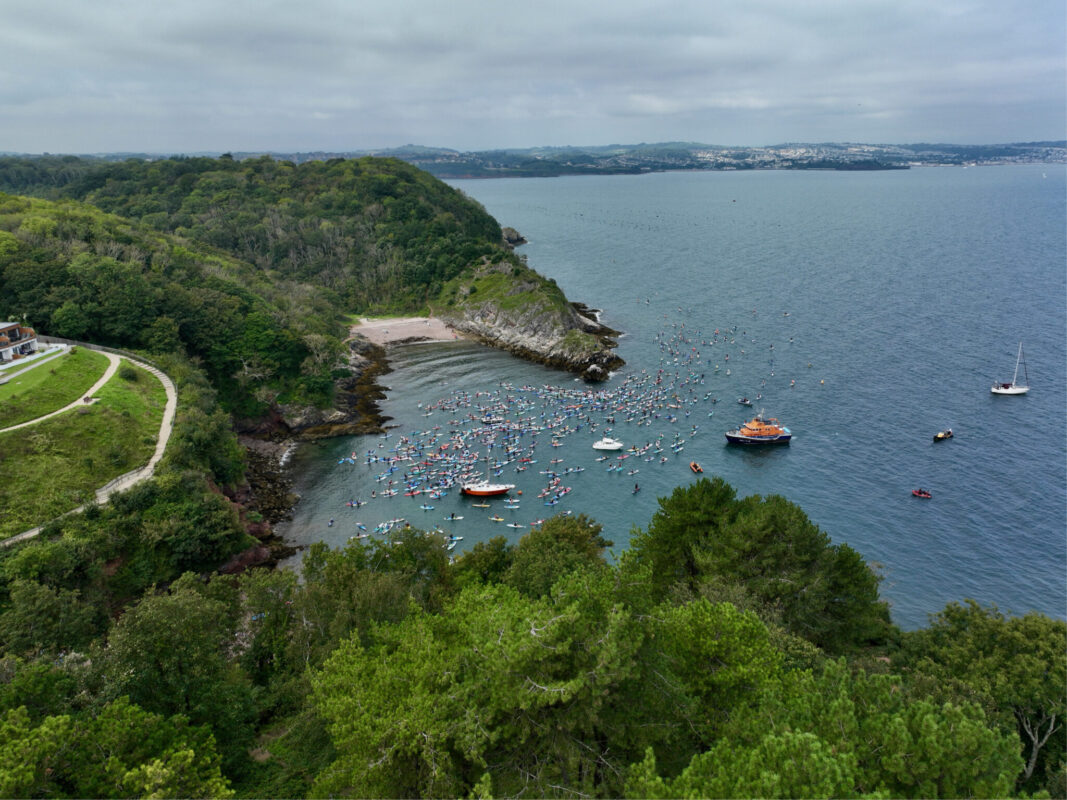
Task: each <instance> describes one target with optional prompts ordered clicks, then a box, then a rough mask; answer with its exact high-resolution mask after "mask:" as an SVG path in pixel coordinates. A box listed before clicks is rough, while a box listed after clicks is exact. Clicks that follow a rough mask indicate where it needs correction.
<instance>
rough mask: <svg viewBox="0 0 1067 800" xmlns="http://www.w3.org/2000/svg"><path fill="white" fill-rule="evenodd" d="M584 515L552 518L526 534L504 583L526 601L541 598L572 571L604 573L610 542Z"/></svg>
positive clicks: (517, 549) (517, 546) (596, 525)
mask: <svg viewBox="0 0 1067 800" xmlns="http://www.w3.org/2000/svg"><path fill="white" fill-rule="evenodd" d="M601 530H602V528H601V526H600V525H598V524H597V523H595V522H593V521H592V520H591V519H589V518H588V517H587V516H585V515H584V514H579V515H578V516H577V517H564V516H556V517H553V518H552V519H549V520H546V521H545V523H544V524H543V525H542V526H541V527H540V528H535V529H534V530H532V531H530V532H529V533H527V534H526V535H525V536H523V537H522V539H520V540H519V543H518V545H516V547H515V549H514V551H513V553H512V556H511V565H510V567H509V569H508V571H507V573H506V575H505V576H504V582H506V583H507V584H509V585H510V586H513V587H514V588H516V589H518V590H519V591H520V592H522V593H523V594H525V595H527V596H529V597H544V596H545V595H547V594H548V593H549V590H550V589H551V588H552V584H554V583H555V582H556V581H557V580H558V579H559V578H561V577H563V576H564V575H567V574H568V573H570V572H573V571H574V570H576V569H582V568H594V569H606V568H607V564H606V562H605V561H604V556H603V554H604V549H605V548H607V547H610V546H611V542H609V541H607V540H606V539H604V538H603V537H602V536H601V535H600V532H601Z"/></svg>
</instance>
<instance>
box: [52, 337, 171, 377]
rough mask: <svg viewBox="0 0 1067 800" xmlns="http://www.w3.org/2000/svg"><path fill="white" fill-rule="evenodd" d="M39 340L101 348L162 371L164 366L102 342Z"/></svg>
mask: <svg viewBox="0 0 1067 800" xmlns="http://www.w3.org/2000/svg"><path fill="white" fill-rule="evenodd" d="M37 341H39V342H44V343H45V344H65V345H69V346H70V347H84V348H86V349H87V350H99V351H100V352H102V353H114V354H115V355H117V356H125V357H126V358H128V359H130V360H131V361H139V362H140V363H142V364H148V365H149V366H151V367H155V368H156V369H158V370H159V371H160V372H162V371H163V370H162V368H161V367H160V366H159V364H156V363H155V362H154V361H152V360H151V359H148V358H145V357H144V356H143V355H140V354H139V353H134V352H132V351H130V350H121V349H119V348H117V347H104V345H102V344H92V343H90V342H79V341H78V340H77V339H64V338H63V337H61V336H38V337H37Z"/></svg>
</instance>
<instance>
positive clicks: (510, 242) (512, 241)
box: [500, 227, 526, 248]
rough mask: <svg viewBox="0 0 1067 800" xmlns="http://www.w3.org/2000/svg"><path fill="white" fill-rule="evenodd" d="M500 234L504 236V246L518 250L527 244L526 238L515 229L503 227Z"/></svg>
mask: <svg viewBox="0 0 1067 800" xmlns="http://www.w3.org/2000/svg"><path fill="white" fill-rule="evenodd" d="M500 232H501V233H502V234H503V235H504V244H506V245H507V246H508V247H510V248H516V247H518V246H519V245H522V244H526V237H525V236H523V235H522V234H521V233H519V232H518V231H517V230H515V229H514V228H509V227H503V228H501V229H500Z"/></svg>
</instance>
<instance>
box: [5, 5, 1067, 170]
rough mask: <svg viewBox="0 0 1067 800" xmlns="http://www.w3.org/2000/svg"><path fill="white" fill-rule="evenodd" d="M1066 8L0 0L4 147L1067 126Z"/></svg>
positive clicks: (140, 147) (306, 147) (958, 133)
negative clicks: (1066, 82) (1066, 111)
mask: <svg viewBox="0 0 1067 800" xmlns="http://www.w3.org/2000/svg"><path fill="white" fill-rule="evenodd" d="M1064 5H1065V3H1064V0H1020V1H1019V2H1012V3H1006V2H1004V0H673V1H672V0H655V1H654V2H643V0H642V1H638V0H591V1H584V0H567V1H565V2H557V0H521V2H512V1H511V0H287V1H286V2H273V0H255V1H254V2H247V1H246V0H164V1H162V2H161V1H160V0H0V151H13V152H27V153H40V152H52V153H97V152H115V151H137V152H152V153H190V152H198V151H226V150H234V151H263V150H273V151H288V152H292V151H311V150H329V151H345V150H358V149H367V148H382V147H392V146H398V145H402V144H407V143H415V144H424V145H435V146H441V147H452V148H456V149H459V150H478V149H488V148H494V147H532V146H536V145H566V144H572V145H595V144H611V143H623V144H632V143H636V142H661V141H679V140H683V141H697V142H704V143H709V144H724V145H769V144H776V143H781V142H789V141H792V142H819V141H852V142H869V143H907V142H931V141H932V142H952V143H961V144H968V143H972V144H973V143H998V142H1011V141H1033V140H1042V139H1062V138H1064V137H1065V136H1067V133H1065V124H1067V123H1065V96H1067V88H1065V70H1067V63H1065V44H1064V42H1065V30H1067V26H1065V20H1064V17H1065V13H1064Z"/></svg>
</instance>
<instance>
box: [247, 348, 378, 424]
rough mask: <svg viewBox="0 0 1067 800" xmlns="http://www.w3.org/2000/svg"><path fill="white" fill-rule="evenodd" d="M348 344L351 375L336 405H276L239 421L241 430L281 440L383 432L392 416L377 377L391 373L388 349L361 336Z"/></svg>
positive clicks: (337, 391)
mask: <svg viewBox="0 0 1067 800" xmlns="http://www.w3.org/2000/svg"><path fill="white" fill-rule="evenodd" d="M347 345H348V353H347V357H346V363H345V367H346V368H347V370H348V373H349V374H348V375H347V376H346V377H344V378H341V379H340V380H338V381H336V382H335V384H334V403H333V405H332V406H330V407H329V408H318V407H316V406H312V405H307V404H301V403H280V404H276V405H274V406H272V407H271V410H270V412H269V413H267V414H265V415H264V416H262V417H259V418H256V419H250V420H249V419H241V420H235V427H236V429H237V431H238V433H241V434H245V435H248V436H252V437H255V438H259V439H269V440H273V441H280V440H286V439H292V438H297V439H325V438H328V437H331V436H347V435H351V434H363V433H378V432H380V431H381V430H382V428H383V426H384V425H385V423H386V422H387V421H388V419H389V418H388V417H384V416H382V414H381V412H380V411H379V409H378V401H379V400H381V399H382V398H383V397H384V396H385V393H384V391H383V390H382V388H381V387H380V386H379V385H378V383H377V379H378V377H379V376H381V375H384V374H386V373H388V372H390V368H389V364H388V361H387V360H386V357H385V350H384V349H383V348H382V347H380V346H378V345H376V344H372V343H370V342H368V341H367V340H365V339H361V338H353V339H350V340H349V341H348V342H347Z"/></svg>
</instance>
